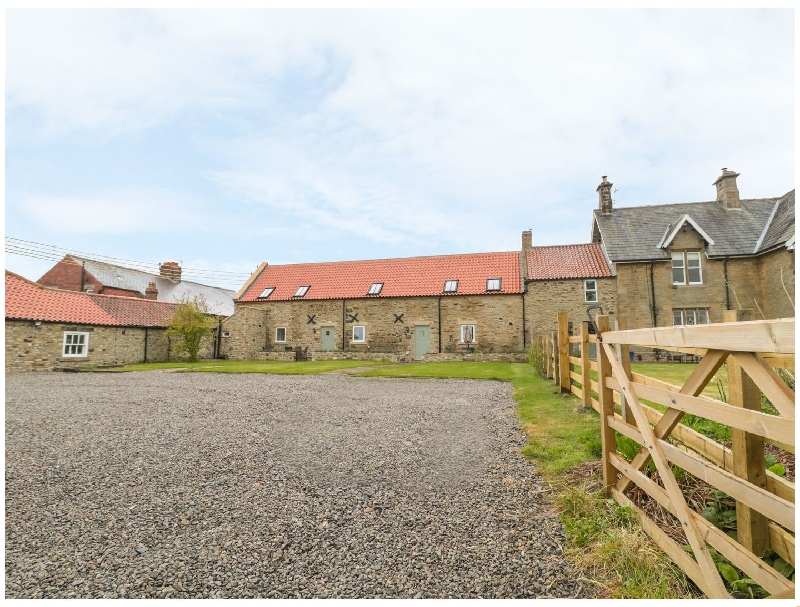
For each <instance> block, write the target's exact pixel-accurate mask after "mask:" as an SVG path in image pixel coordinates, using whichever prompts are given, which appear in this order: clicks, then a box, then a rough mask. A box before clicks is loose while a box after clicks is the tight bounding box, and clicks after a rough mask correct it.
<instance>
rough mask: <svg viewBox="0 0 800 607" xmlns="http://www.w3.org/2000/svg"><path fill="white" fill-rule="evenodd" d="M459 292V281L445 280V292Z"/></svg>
mask: <svg viewBox="0 0 800 607" xmlns="http://www.w3.org/2000/svg"><path fill="white" fill-rule="evenodd" d="M456 291H458V281H457V280H445V281H444V292H445V293H455V292H456Z"/></svg>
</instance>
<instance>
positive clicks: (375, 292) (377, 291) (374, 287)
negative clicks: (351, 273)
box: [367, 282, 383, 295]
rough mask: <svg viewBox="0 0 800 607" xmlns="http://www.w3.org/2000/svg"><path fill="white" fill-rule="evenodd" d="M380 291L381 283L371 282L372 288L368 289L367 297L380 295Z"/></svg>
mask: <svg viewBox="0 0 800 607" xmlns="http://www.w3.org/2000/svg"><path fill="white" fill-rule="evenodd" d="M381 289H383V283H382V282H373V283H372V286H371V287H370V288H369V291H368V292H367V295H380V293H381Z"/></svg>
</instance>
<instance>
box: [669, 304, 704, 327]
mask: <svg viewBox="0 0 800 607" xmlns="http://www.w3.org/2000/svg"><path fill="white" fill-rule="evenodd" d="M672 324H674V325H686V326H690V325H707V324H709V323H708V310H707V309H705V308H688V309H674V310H672Z"/></svg>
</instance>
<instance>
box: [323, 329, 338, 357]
mask: <svg viewBox="0 0 800 607" xmlns="http://www.w3.org/2000/svg"><path fill="white" fill-rule="evenodd" d="M320 331H322V347H321V348H320V349H321V350H322V351H323V352H329V351H331V350H335V349H336V329H334V327H322V329H320Z"/></svg>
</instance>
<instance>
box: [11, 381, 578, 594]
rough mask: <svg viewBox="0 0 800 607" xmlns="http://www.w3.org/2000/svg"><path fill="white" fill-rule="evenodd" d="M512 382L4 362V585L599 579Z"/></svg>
mask: <svg viewBox="0 0 800 607" xmlns="http://www.w3.org/2000/svg"><path fill="white" fill-rule="evenodd" d="M511 394H512V391H511V387H510V386H509V385H508V384H505V383H501V382H490V381H473V380H401V379H391V380H387V379H378V378H375V379H368V378H356V377H348V376H342V375H317V376H270V375H227V374H178V373H167V372H149V373H124V374H111V373H81V374H63V373H30V374H11V375H7V376H6V555H5V556H6V574H5V575H6V578H5V579H6V597H9V598H11V597H36V598H50V597H87V598H88V597H93V598H100V597H106V598H111V597H132V598H142V597H146V598H152V597H184V598H190V597H213V598H228V597H231V598H241V597H426V598H435V597H460V598H471V597H487V598H495V597H537V596H551V597H574V596H577V597H584V596H589V592H590V589H589V588H587V587H586V585H585V584H582V583H581V582H579V581H576V575H575V574H574V573H573V572H571V571H570V570H569V568H568V566H567V565H566V564H565V563H564V562H563V559H562V557H561V546H562V545H563V543H564V539H563V534H562V530H561V528H560V524H559V522H558V519H557V517H556V515H555V513H554V512H553V511H552V509H551V508H550V507H549V506H548V505H547V501H546V495H545V494H544V492H543V487H542V483H541V481H540V478H539V476H538V475H537V474H536V473H535V471H534V469H533V467H532V466H531V464H530V463H529V462H527V461H526V460H525V459H524V458H522V457H521V456H520V455H519V454H518V453H517V451H516V450H517V448H518V447H520V446H522V445H523V444H524V442H525V439H524V436H523V434H522V432H521V431H520V430H519V428H518V423H517V418H516V416H515V412H514V409H513V401H512V399H511Z"/></svg>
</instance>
